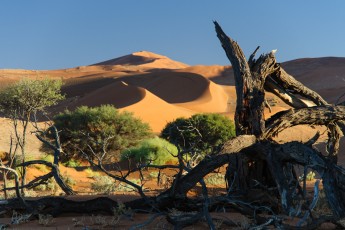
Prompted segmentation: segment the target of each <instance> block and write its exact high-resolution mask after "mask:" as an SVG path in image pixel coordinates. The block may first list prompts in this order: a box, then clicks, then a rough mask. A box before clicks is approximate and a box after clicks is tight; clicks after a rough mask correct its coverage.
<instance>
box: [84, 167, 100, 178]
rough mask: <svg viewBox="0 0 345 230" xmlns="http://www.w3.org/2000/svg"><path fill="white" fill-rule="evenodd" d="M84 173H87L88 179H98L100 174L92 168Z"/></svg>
mask: <svg viewBox="0 0 345 230" xmlns="http://www.w3.org/2000/svg"><path fill="white" fill-rule="evenodd" d="M84 172H85V173H86V175H87V177H96V176H99V173H98V172H95V171H93V170H92V169H91V168H87V169H85V170H84Z"/></svg>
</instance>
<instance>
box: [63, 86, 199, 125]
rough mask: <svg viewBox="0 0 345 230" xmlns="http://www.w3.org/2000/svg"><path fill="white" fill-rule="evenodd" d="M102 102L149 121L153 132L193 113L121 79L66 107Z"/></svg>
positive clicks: (92, 104) (92, 105)
mask: <svg viewBox="0 0 345 230" xmlns="http://www.w3.org/2000/svg"><path fill="white" fill-rule="evenodd" d="M104 104H112V105H114V106H115V107H116V108H120V110H122V111H129V112H133V113H134V114H135V115H136V116H137V117H140V118H141V119H142V120H143V121H145V122H147V123H149V124H150V126H151V128H152V129H153V131H154V132H160V131H161V129H162V128H163V127H164V126H165V124H166V123H167V122H169V121H172V120H174V119H176V118H178V117H189V116H191V115H192V114H193V112H192V111H190V110H187V109H184V108H179V107H177V106H174V105H172V104H169V103H167V102H165V101H164V100H162V99H161V98H159V97H157V96H156V95H154V94H152V93H151V92H150V91H148V90H146V89H144V88H141V87H137V86H132V85H128V84H127V83H125V82H123V81H116V82H114V83H111V84H109V85H107V86H104V87H102V88H99V89H97V90H95V91H93V92H91V93H89V94H87V95H86V96H84V97H82V98H80V99H79V100H77V101H75V102H73V103H71V104H69V106H68V108H69V109H71V110H73V109H74V108H76V107H78V106H81V105H86V106H90V107H94V106H99V105H104Z"/></svg>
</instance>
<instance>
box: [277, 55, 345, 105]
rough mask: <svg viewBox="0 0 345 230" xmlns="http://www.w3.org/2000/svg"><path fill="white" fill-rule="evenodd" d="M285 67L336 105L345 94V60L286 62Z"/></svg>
mask: <svg viewBox="0 0 345 230" xmlns="http://www.w3.org/2000/svg"><path fill="white" fill-rule="evenodd" d="M283 67H284V68H285V69H286V71H287V72H288V73H289V74H291V75H293V76H294V77H296V78H297V79H298V80H299V81H301V82H302V83H303V84H305V85H306V86H308V87H310V88H312V89H313V90H316V91H317V92H318V93H319V94H320V95H321V96H323V97H324V98H325V99H326V100H327V101H328V102H330V103H335V102H336V101H337V99H338V98H339V97H340V96H341V95H342V94H343V93H344V92H345V58H338V57H323V58H303V59H297V60H293V61H289V62H285V63H283ZM344 100H345V98H344V97H343V98H342V99H340V101H344Z"/></svg>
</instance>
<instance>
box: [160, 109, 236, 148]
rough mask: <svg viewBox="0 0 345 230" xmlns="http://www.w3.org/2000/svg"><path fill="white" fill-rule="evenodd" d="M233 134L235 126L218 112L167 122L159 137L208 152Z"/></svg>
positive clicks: (184, 146)
mask: <svg viewBox="0 0 345 230" xmlns="http://www.w3.org/2000/svg"><path fill="white" fill-rule="evenodd" d="M234 136H235V126H234V124H233V122H232V121H231V120H230V119H228V118H227V117H225V116H223V115H220V114H213V113H209V114H195V115H193V116H192V117H190V118H178V119H176V120H175V121H173V122H169V123H168V124H167V125H166V126H165V128H164V129H163V130H162V132H161V137H162V138H164V139H166V140H168V141H169V142H171V143H173V144H176V145H178V146H179V147H181V148H183V149H191V148H193V149H194V150H197V151H200V152H202V153H204V154H207V153H210V152H212V151H213V149H214V148H215V147H218V146H220V145H221V144H223V143H224V142H225V141H227V140H229V139H230V138H232V137H234Z"/></svg>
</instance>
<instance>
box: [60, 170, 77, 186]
mask: <svg viewBox="0 0 345 230" xmlns="http://www.w3.org/2000/svg"><path fill="white" fill-rule="evenodd" d="M62 179H63V180H64V182H65V183H66V184H67V185H68V186H71V187H72V186H73V185H76V184H77V182H76V181H75V180H74V179H73V178H72V177H70V176H68V175H67V173H65V174H64V175H63V176H62Z"/></svg>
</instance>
